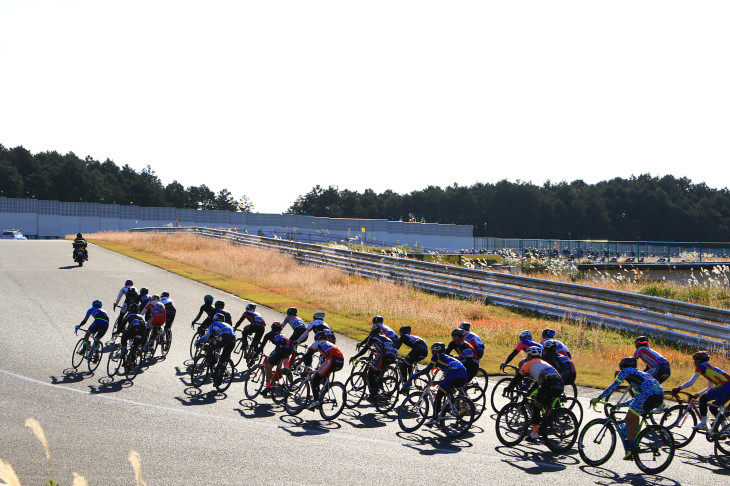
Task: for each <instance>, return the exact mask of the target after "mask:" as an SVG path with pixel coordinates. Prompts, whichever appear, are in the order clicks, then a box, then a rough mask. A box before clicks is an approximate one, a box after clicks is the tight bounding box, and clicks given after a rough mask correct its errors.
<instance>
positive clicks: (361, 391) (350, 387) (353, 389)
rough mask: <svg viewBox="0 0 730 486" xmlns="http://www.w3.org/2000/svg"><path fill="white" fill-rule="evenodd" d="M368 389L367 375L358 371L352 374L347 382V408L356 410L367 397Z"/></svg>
mask: <svg viewBox="0 0 730 486" xmlns="http://www.w3.org/2000/svg"><path fill="white" fill-rule="evenodd" d="M366 389H367V379H366V376H365V373H364V372H361V371H358V372H355V373H353V374H351V375H350V377H349V378H348V379H347V381H346V382H345V392H346V393H347V396H346V399H345V406H346V407H347V408H355V407H357V406H358V405H360V402H362V399H363V398H364V397H365V390H366Z"/></svg>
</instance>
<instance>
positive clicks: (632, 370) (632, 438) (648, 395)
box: [591, 356, 664, 461]
mask: <svg viewBox="0 0 730 486" xmlns="http://www.w3.org/2000/svg"><path fill="white" fill-rule="evenodd" d="M637 365H638V360H637V359H636V358H635V357H634V356H630V357H628V358H623V359H622V360H621V361H620V362H619V365H618V367H619V370H620V371H619V373H618V375H616V380H615V381H614V382H613V383H612V384H611V386H609V387H608V388H606V389H605V390H603V392H602V393H601V394H600V395H599V396H598V397H596V398H593V399H591V406H595V404H596V403H597V402H598V401H599V400H602V399H604V398H606V397H608V396H609V395H610V394H611V393H613V392H614V391H616V389H617V388H618V387H619V385H620V384H621V383H622V382H623V381H624V380H626V382H627V383H628V384H629V385H630V386H631V388H632V389H633V391H634V397H633V399H631V400H629V401H627V402H624V403H621V404H619V405H618V406H619V407H621V406H625V405H627V404H628V405H629V411H628V412H626V417H625V418H624V423H625V424H626V437H627V449H626V456H624V459H625V460H627V461H628V460H631V459H633V454H634V452H636V432H637V431H638V428H639V417H641V415H642V414H644V413H645V412H648V411H650V410H653V409H655V408H657V407H659V406H660V405H661V404H662V403H663V402H664V390H663V389H662V385H660V384H659V382H658V381H657V380H655V379H654V377H652V376H651V375H650V374H648V373H645V372H643V371H639V370H637V369H636V366H637Z"/></svg>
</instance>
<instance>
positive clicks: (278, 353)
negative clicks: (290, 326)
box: [256, 321, 294, 396]
mask: <svg viewBox="0 0 730 486" xmlns="http://www.w3.org/2000/svg"><path fill="white" fill-rule="evenodd" d="M283 328H284V325H283V324H282V323H281V322H278V321H277V322H272V323H271V331H269V332H268V333H266V335H265V336H264V338H263V339H262V340H261V344H260V345H259V347H258V349H257V350H256V354H261V352H262V351H263V350H264V346H266V343H269V342H270V343H272V344H273V345H274V350H273V351H271V352H270V353H269V358H268V359H267V360H266V365H265V366H264V375H265V376H266V389H265V390H264V391H263V392H262V395H264V396H265V395H266V394H268V393H269V391H270V390H271V387H272V383H271V376H272V375H273V369H274V366H276V365H278V364H279V363H281V361H282V360H283V359H285V358H288V357H289V356H291V354H292V351H294V345H293V344H292V341H291V339H289V338H288V337H286V336H284V335H283V334H282V333H281V330H282V329H283Z"/></svg>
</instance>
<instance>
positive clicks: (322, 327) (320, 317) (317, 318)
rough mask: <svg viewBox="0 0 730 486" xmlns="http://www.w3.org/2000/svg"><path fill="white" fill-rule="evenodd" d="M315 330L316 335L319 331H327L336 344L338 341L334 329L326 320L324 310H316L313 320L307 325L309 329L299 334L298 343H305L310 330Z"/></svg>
mask: <svg viewBox="0 0 730 486" xmlns="http://www.w3.org/2000/svg"><path fill="white" fill-rule="evenodd" d="M310 331H314V334H315V335H316V334H317V333H318V332H325V333H327V334H328V337H329V339H330V341H331V342H332V343H333V344H334V342H335V341H336V339H335V335H334V333H333V332H332V329H330V326H329V324H327V323H326V322H324V312H315V313H314V315H313V316H312V322H310V323H309V325H308V326H307V329H305V331H304V332H303V333H302V335H301V336H299V340H298V341H297V342H298V343H303V342H304V341H306V340H307V338H308V337H309V332H310Z"/></svg>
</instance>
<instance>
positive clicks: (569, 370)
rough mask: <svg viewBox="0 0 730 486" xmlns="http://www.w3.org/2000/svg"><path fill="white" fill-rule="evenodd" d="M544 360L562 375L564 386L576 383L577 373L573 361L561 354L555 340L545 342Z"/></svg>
mask: <svg viewBox="0 0 730 486" xmlns="http://www.w3.org/2000/svg"><path fill="white" fill-rule="evenodd" d="M542 343H543V347H542V359H544V360H545V361H547V362H548V363H550V366H552V367H553V368H555V370H556V371H557V372H558V374H560V378H562V379H563V384H565V385H571V384H573V383H575V378H576V373H575V365H574V364H573V361H571V359H570V358H569V357H567V356H565V355H562V354H560V346H559V345H558V341H556V340H555V339H546V340H544V341H543V342H542Z"/></svg>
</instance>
